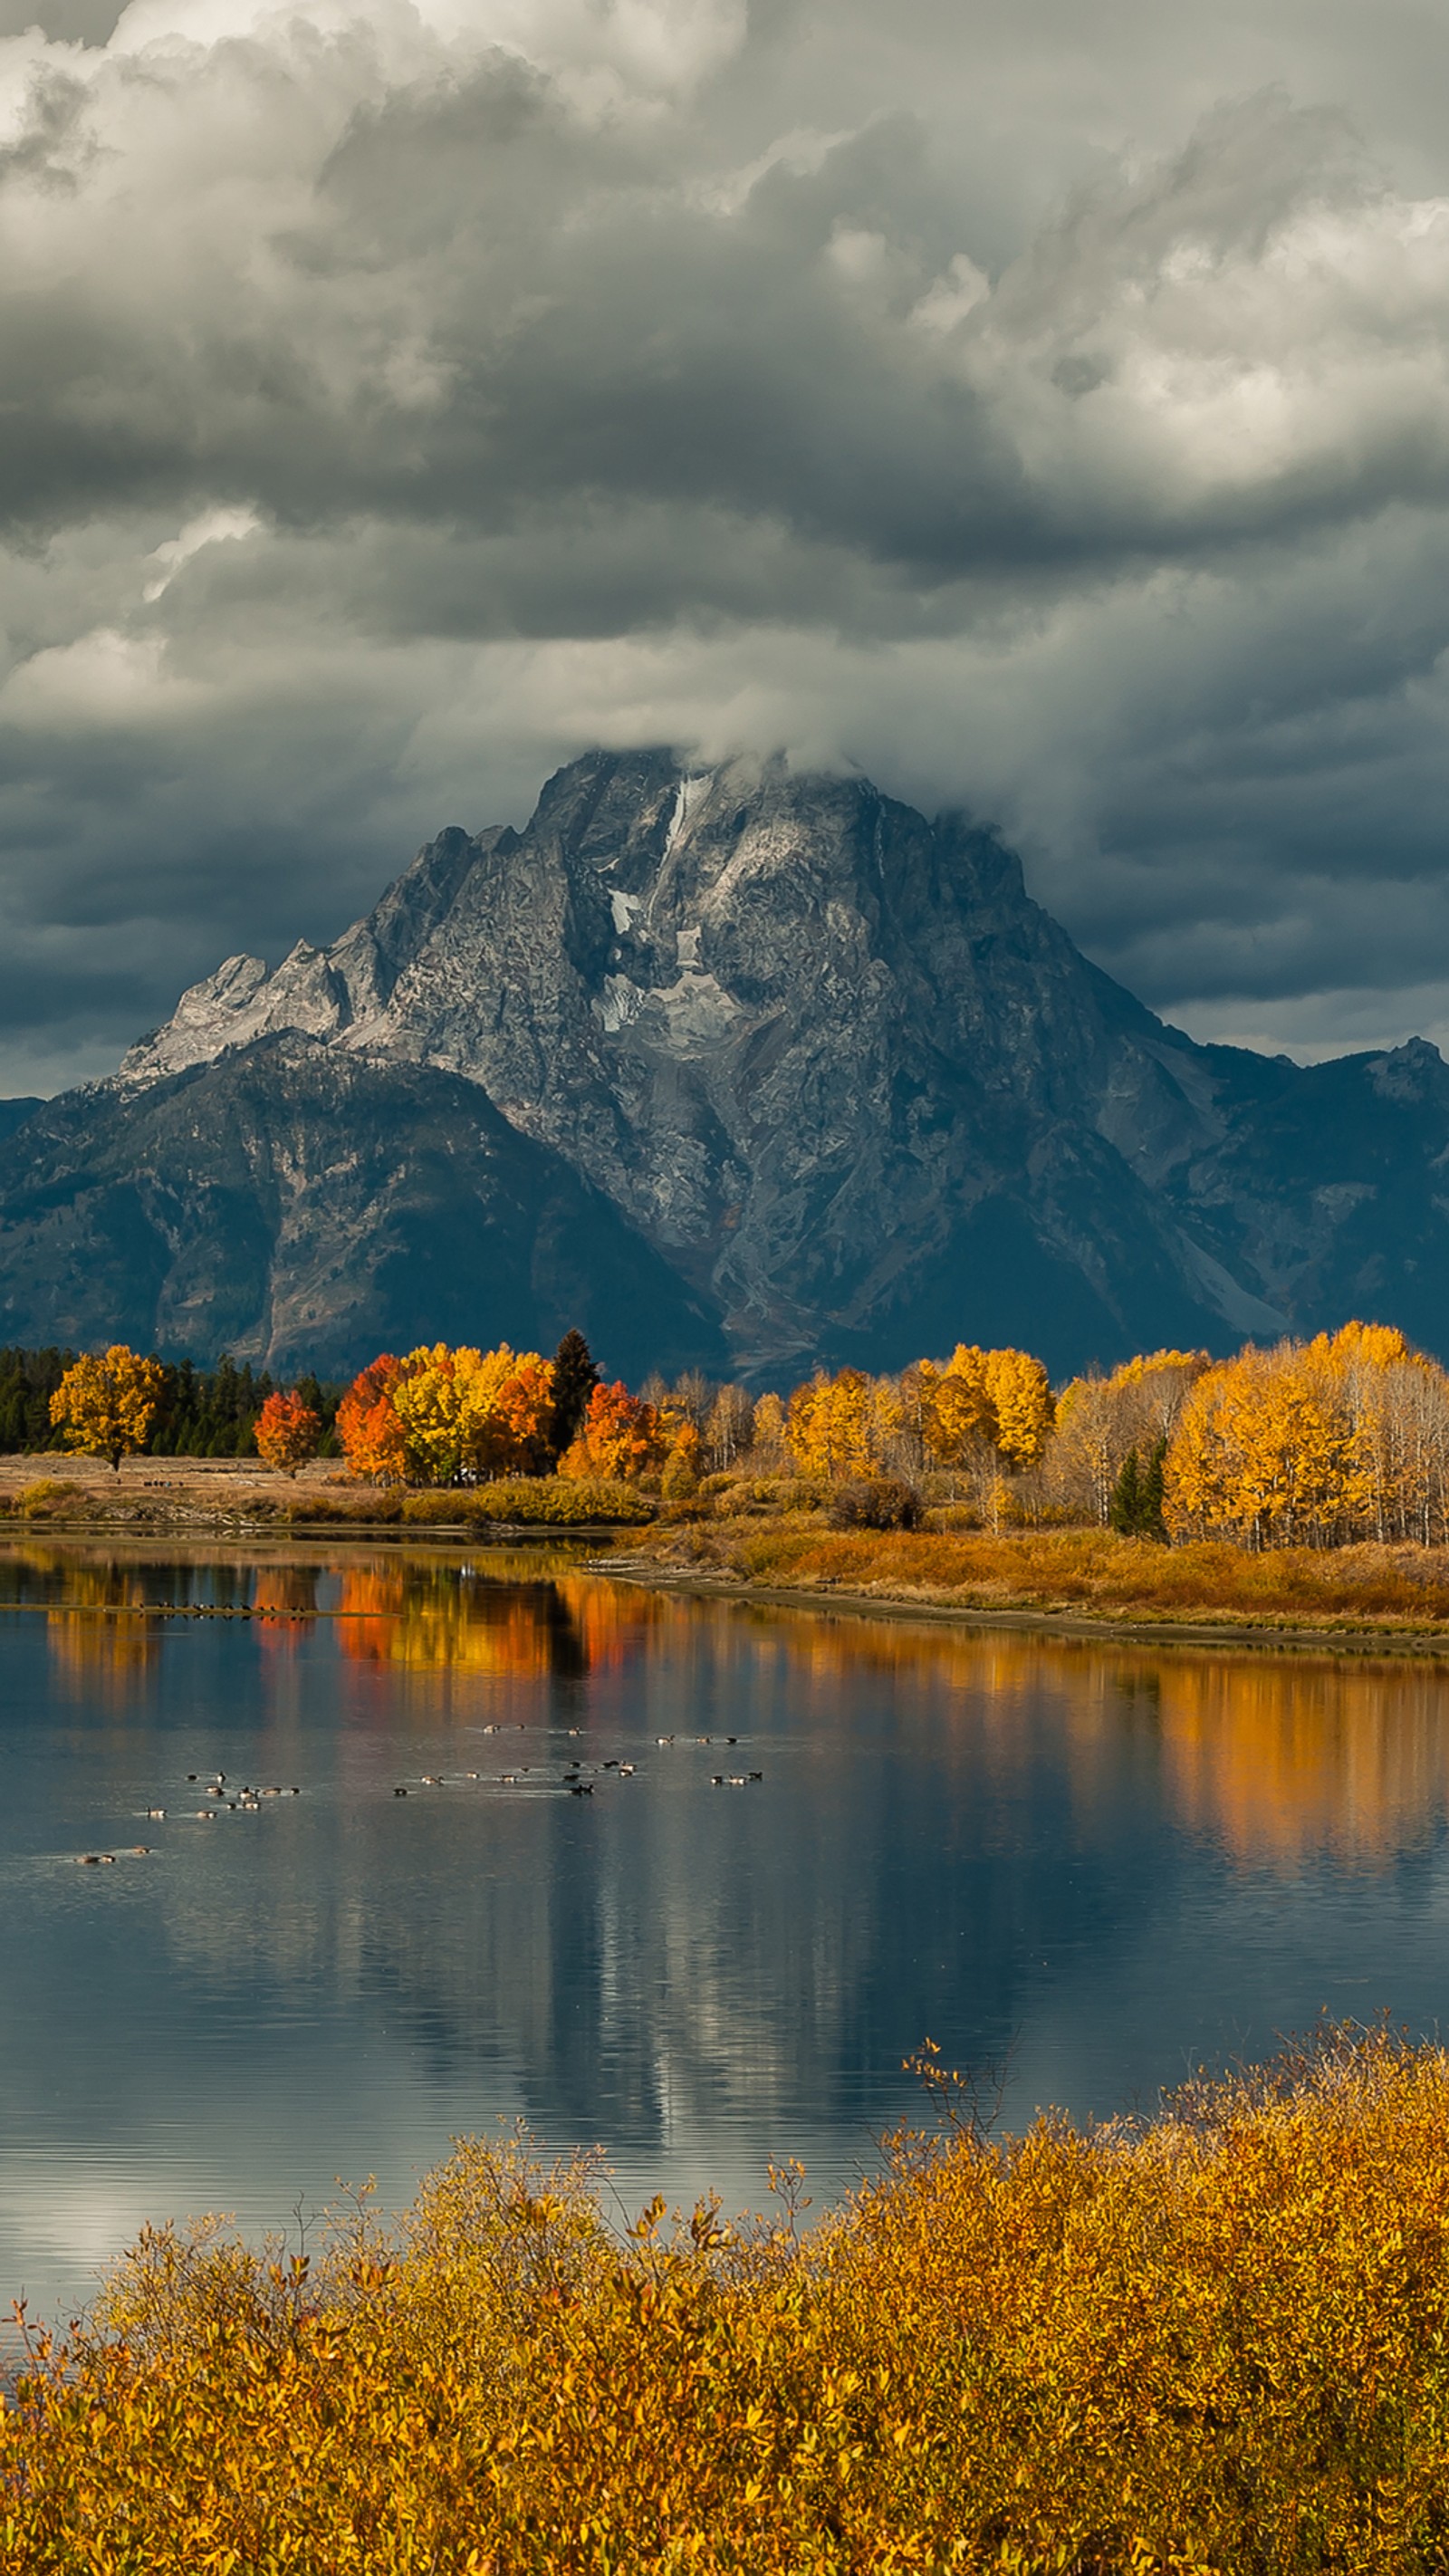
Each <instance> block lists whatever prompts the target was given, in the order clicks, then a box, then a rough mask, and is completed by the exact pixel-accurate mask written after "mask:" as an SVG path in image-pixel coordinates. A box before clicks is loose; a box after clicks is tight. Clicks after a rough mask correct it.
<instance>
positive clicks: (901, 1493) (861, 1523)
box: [830, 1476, 921, 1530]
mask: <svg viewBox="0 0 1449 2576" xmlns="http://www.w3.org/2000/svg"><path fill="white" fill-rule="evenodd" d="M920 1517H921V1502H920V1496H919V1495H918V1494H917V1493H916V1491H915V1488H914V1487H913V1486H911V1485H908V1484H906V1483H905V1482H904V1481H903V1479H902V1478H901V1477H899V1476H861V1477H859V1478H858V1479H857V1480H856V1481H855V1482H853V1483H851V1484H848V1485H839V1486H837V1488H836V1490H835V1492H834V1493H833V1494H832V1496H831V1498H830V1525H831V1528H832V1529H873V1530H891V1529H915V1528H916V1527H917V1525H918V1523H919V1521H920Z"/></svg>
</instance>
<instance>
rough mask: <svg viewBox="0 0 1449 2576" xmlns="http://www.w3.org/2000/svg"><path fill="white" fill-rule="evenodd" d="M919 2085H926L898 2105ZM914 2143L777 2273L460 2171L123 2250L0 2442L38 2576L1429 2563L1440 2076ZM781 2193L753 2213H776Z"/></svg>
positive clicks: (1301, 2066)
mask: <svg viewBox="0 0 1449 2576" xmlns="http://www.w3.org/2000/svg"><path fill="white" fill-rule="evenodd" d="M927 2071H928V2072H932V2071H933V2069H931V2067H930V2066H929V2064H928V2070H927ZM937 2089H938V2092H939V2093H940V2094H941V2096H942V2097H943V2103H944V2108H945V2110H946V2111H947V2113H948V2114H949V2113H950V2112H952V2111H954V2110H957V2109H958V2108H959V2107H960V2106H962V2105H964V2108H965V2113H966V2116H965V2117H963V2118H961V2119H959V2120H958V2123H957V2125H955V2126H954V2127H953V2126H952V2125H951V2124H950V2121H949V2119H948V2121H947V2123H946V2124H945V2126H944V2133H943V2134H942V2135H940V2136H938V2137H935V2138H929V2137H927V2136H925V2135H923V2134H912V2133H902V2134H900V2135H898V2136H897V2137H896V2138H895V2139H893V2140H892V2141H890V2142H889V2144H888V2148H887V2151H886V2155H885V2160H884V2166H883V2170H882V2173H881V2175H880V2177H879V2179H878V2180H876V2181H874V2182H872V2183H870V2184H869V2185H867V2186H866V2187H865V2188H864V2189H863V2190H862V2191H861V2192H860V2193H859V2194H858V2195H857V2196H856V2197H855V2198H853V2199H852V2200H851V2201H850V2202H848V2203H847V2204H846V2206H845V2207H843V2208H842V2209H840V2210H838V2211H836V2212H835V2213H834V2214H833V2215H830V2216H828V2217H827V2218H826V2219H825V2221H824V2223H823V2224H822V2225H820V2226H819V2227H818V2228H815V2229H813V2230H811V2231H810V2232H805V2233H799V2232H797V2229H796V2226H795V2224H794V2219H793V2215H792V2212H791V2210H790V2208H789V2206H788V2205H787V2206H786V2207H785V2209H784V2211H783V2213H782V2214H781V2215H780V2216H779V2217H777V2219H776V2220H774V2221H773V2222H770V2223H764V2222H755V2223H753V2224H749V2225H745V2226H741V2227H735V2226H731V2225H728V2224H726V2223H725V2222H724V2220H723V2219H722V2217H721V2215H720V2213H719V2211H718V2209H717V2208H715V2207H713V2206H712V2205H704V2206H702V2207H701V2208H699V2209H698V2210H696V2212H695V2213H694V2215H693V2217H692V2219H691V2220H689V2221H688V2222H687V2223H685V2224H680V2223H678V2222H677V2221H676V2222H674V2223H670V2222H669V2221H668V2220H666V2218H665V2216H664V2213H663V2212H662V2211H661V2209H660V2208H659V2207H658V2205H657V2204H656V2205H655V2206H654V2207H653V2208H651V2209H649V2210H647V2211H646V2212H645V2213H644V2215H643V2217H642V2218H641V2219H640V2220H639V2221H638V2222H637V2224H636V2225H635V2226H634V2227H633V2228H632V2229H631V2230H630V2232H629V2234H628V2236H627V2238H624V2237H620V2236H618V2235H615V2234H613V2233H611V2232H610V2230H609V2229H608V2228H607V2227H606V2225H605V2223H604V2221H603V2219H602V2217H601V2215H600V2208H599V2203H598V2199H597V2197H596V2185H597V2181H598V2177H597V2175H596V2174H595V2173H594V2171H593V2170H592V2169H591V2167H590V2166H589V2165H588V2163H587V2162H583V2163H575V2164H568V2165H563V2166H552V2167H543V2166H541V2165H539V2164H537V2163H535V2162H532V2161H530V2159H529V2156H528V2155H527V2153H526V2152H525V2151H524V2149H523V2148H522V2147H519V2146H509V2145H504V2146H501V2147H499V2146H485V2145H481V2144H476V2143H475V2144H463V2145H460V2146H459V2148H458V2149H457V2151H456V2153H455V2155H454V2157H453V2159H452V2161H451V2162H450V2163H449V2164H447V2165H446V2166H444V2167H443V2169H442V2170H441V2171H440V2172H439V2173H438V2174H436V2175H435V2176H434V2177H433V2178H432V2180H431V2181H430V2182H429V2183H428V2184H427V2185H426V2186H425V2188H424V2190H423V2193H422V2195H421V2198H420V2199H419V2201H418V2203H417V2205H416V2207H415V2208H414V2209H413V2210H412V2212H411V2213H410V2214H409V2215H408V2217H407V2218H406V2219H405V2220H404V2221H403V2223H402V2224H401V2226H400V2227H399V2228H398V2230H397V2231H396V2232H395V2233H392V2234H388V2233H386V2232H384V2231H382V2230H379V2229H377V2228H376V2227H374V2226H372V2225H371V2224H370V2223H369V2222H368V2220H367V2217H366V2213H365V2210H360V2211H357V2212H354V2213H353V2215H352V2218H351V2220H350V2222H349V2223H348V2224H346V2225H344V2226H343V2227H342V2228H341V2229H340V2231H339V2232H338V2233H336V2234H335V2235H334V2236H333V2237H332V2238H331V2240H330V2241H329V2243H328V2244H327V2246H326V2247H325V2249H324V2251H323V2252H322V2254H321V2255H320V2257H319V2258H318V2259H316V2260H315V2261H314V2262H312V2263H311V2264H310V2265H309V2264H308V2263H307V2262H305V2261H303V2260H299V2259H296V2258H292V2259H288V2258H287V2257H286V2256H285V2255H284V2254H277V2253H273V2254H272V2255H262V2256H258V2255H256V2254H253V2253H251V2252H249V2251H247V2250H246V2249H245V2248H244V2247H242V2246H241V2245H240V2244H239V2243H237V2242H236V2241H235V2240H234V2239H233V2238H230V2237H228V2236H227V2235H226V2234H225V2233H224V2232H223V2231H222V2230H220V2229H218V2228H215V2227H203V2228H201V2229H200V2230H199V2231H197V2232H195V2233H194V2234H192V2235H190V2236H180V2235H178V2234H176V2233H175V2232H173V2231H171V2230H169V2229H160V2230H158V2231H155V2232H153V2233H150V2234H148V2235H147V2236H146V2237H144V2238H143V2239H142V2241H141V2243H140V2245H139V2246H138V2247H137V2248H136V2250H135V2251H134V2253H133V2254H132V2255H131V2256H130V2257H129V2258H128V2259H127V2261H126V2262H125V2263H124V2264H123V2266H122V2267H121V2269H120V2270H119V2272H118V2274H117V2275H116V2277H115V2279H114V2281H113V2283H112V2286H111V2288H110V2290H109V2291H108V2293H107V2295H106V2297H105V2299H104V2300H103V2301H102V2303H101V2306H100V2309H99V2311H98V2312H97V2316H96V2319H95V2320H94V2322H93V2323H92V2324H91V2325H90V2326H89V2327H88V2328H87V2330H86V2331H84V2332H82V2333H78V2334H76V2335H74V2336H73V2338H72V2340H71V2342H70V2343H69V2345H68V2347H67V2348H65V2349H64V2350H61V2349H55V2350H50V2349H48V2348H47V2347H46V2346H45V2345H44V2343H43V2342H38V2343H37V2344H36V2346H35V2350H34V2354H33V2359H32V2363H31V2366H30V2368H29V2370H28V2373H27V2375H26V2376H25V2377H24V2379H23V2380H22V2381H21V2383H20V2385H19V2387H18V2390H17V2393H16V2395H15V2397H14V2400H13V2402H12V2403H11V2404H10V2405H9V2406H8V2408H7V2409H6V2411H5V2413H4V2417H3V2422H0V2543H3V2564H4V2566H5V2567H6V2568H7V2569H15V2570H17V2571H19V2570H24V2571H26V2576H31V2571H34V2576H43V2571H65V2576H72V2571H74V2576H80V2571H82V2570H83V2571H85V2576H183V2571H184V2576H197V2572H198V2571H215V2576H240V2571H243V2570H245V2571H246V2576H283V2571H286V2576H294V2571H306V2576H324V2571H325V2576H373V2571H377V2576H383V2571H386V2576H424V2571H427V2576H625V2571H628V2576H635V2571H639V2576H643V2571H651V2576H654V2572H657V2576H663V2571H666V2570H667V2571H671V2572H673V2571H683V2570H690V2571H700V2576H715V2572H716V2571H720V2576H722V2571H725V2570H728V2571H731V2576H735V2571H740V2572H741V2576H744V2572H745V2571H748V2576H826V2571H829V2576H847V2571H849V2576H866V2571H870V2572H871V2576H876V2571H879V2576H896V2572H897V2571H900V2572H901V2576H904V2571H906V2570H919V2571H928V2570H929V2571H938V2570H945V2569H962V2570H987V2569H991V2570H1001V2571H1006V2570H1014V2571H1018V2576H1025V2571H1033V2576H1038V2571H1039V2576H1046V2571H1048V2570H1051V2571H1056V2572H1057V2576H1117V2571H1121V2576H1129V2571H1130V2576H1148V2571H1153V2576H1169V2571H1171V2576H1209V2572H1210V2571H1212V2576H1249V2571H1254V2576H1275V2572H1276V2571H1289V2570H1295V2571H1296V2570H1309V2569H1313V2570H1325V2569H1335V2570H1342V2571H1345V2576H1369V2572H1370V2571H1390V2570H1392V2571H1396V2576H1399V2571H1402V2576H1408V2571H1410V2570H1414V2571H1422V2570H1426V2569H1436V2568H1442V2567H1443V2566H1445V2565H1446V2564H1449V2228H1446V2220H1445V2211H1446V2208H1449V2057H1446V2055H1445V2053H1444V2052H1443V2051H1441V2050H1439V2049H1433V2048H1414V2047H1409V2046H1407V2045H1404V2044H1402V2043H1401V2042H1399V2041H1398V2040H1396V2039H1395V2038H1394V2037H1393V2036H1392V2035H1391V2034H1389V2033H1387V2032H1386V2031H1383V2030H1378V2031H1375V2032H1370V2033H1367V2034H1365V2033H1362V2032H1351V2031H1346V2030H1337V2031H1327V2032H1325V2033H1324V2034H1322V2035H1321V2037H1320V2039H1319V2040H1318V2042H1317V2043H1316V2045H1315V2046H1314V2047H1313V2048H1311V2049H1310V2050H1308V2051H1306V2052H1305V2053H1303V2054H1301V2055H1298V2056H1296V2057H1294V2056H1289V2057H1286V2058H1284V2059H1282V2060H1280V2061H1279V2062H1278V2063H1277V2064H1275V2065H1274V2066H1272V2067H1270V2068H1269V2069H1268V2070H1267V2071H1266V2072H1264V2073H1262V2074H1260V2075H1258V2076H1254V2077H1248V2078H1244V2079H1242V2080H1241V2081H1237V2082H1231V2083H1228V2084H1225V2085H1212V2084H1207V2083H1203V2084H1201V2085H1200V2086H1198V2087H1195V2088H1190V2089H1189V2091H1188V2092H1187V2093H1186V2094H1184V2095H1183V2096H1182V2097H1181V2098H1180V2099H1179V2100H1178V2101H1177V2102H1176V2103H1175V2104H1173V2105H1171V2106H1170V2107H1169V2108H1168V2109H1167V2110H1166V2112H1165V2113H1164V2114H1163V2116H1162V2117H1161V2118H1160V2119H1158V2120H1157V2121H1155V2122H1153V2123H1151V2124H1150V2125H1146V2126H1138V2125H1130V2126H1129V2125H1119V2126H1112V2127H1106V2128H1099V2129H1095V2130H1083V2129H1079V2128H1075V2127H1073V2126H1071V2125H1069V2124H1068V2123H1067V2122H1065V2121H1064V2120H1061V2119H1057V2118H1052V2117H1047V2118H1043V2119H1040V2120H1038V2122H1037V2123H1036V2125H1035V2126H1034V2127H1033V2129H1032V2130H1031V2131H1030V2132H1029V2133H1028V2134H1027V2135H1026V2136H1024V2137H1021V2138H1016V2139H1002V2140H1000V2141H994V2140H991V2139H988V2138H984V2137H983V2136H981V2135H980V2134H979V2132H978V2131H977V2129H976V2128H975V2126H974V2124H973V2122H972V2120H971V2118H970V2116H969V2111H970V2097H969V2095H962V2094H961V2093H959V2092H958V2091H957V2090H956V2088H954V2087H953V2085H952V2084H951V2082H950V2081H949V2079H947V2080H945V2081H944V2082H943V2081H941V2079H939V2078H938V2079H937ZM788 2197H789V2195H788V2192H787V2204H788Z"/></svg>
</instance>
